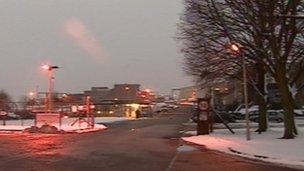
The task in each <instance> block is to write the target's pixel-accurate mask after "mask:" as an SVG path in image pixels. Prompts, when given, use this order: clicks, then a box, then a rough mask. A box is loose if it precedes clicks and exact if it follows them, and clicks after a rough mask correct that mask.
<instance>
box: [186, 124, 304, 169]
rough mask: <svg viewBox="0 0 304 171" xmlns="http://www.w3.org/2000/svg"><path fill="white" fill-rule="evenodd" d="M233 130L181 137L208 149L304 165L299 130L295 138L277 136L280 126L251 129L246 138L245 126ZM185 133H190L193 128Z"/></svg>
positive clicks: (302, 166) (301, 166)
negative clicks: (262, 131) (250, 133)
mask: <svg viewBox="0 0 304 171" xmlns="http://www.w3.org/2000/svg"><path fill="white" fill-rule="evenodd" d="M301 130H302V132H303V131H304V128H300V129H299V132H301ZM235 132H236V134H234V135H233V134H231V133H230V132H229V131H228V130H215V132H214V133H212V134H210V135H200V136H191V137H183V138H182V139H183V140H185V141H188V142H191V143H195V144H199V145H204V146H206V147H207V148H209V149H212V150H217V151H221V152H225V153H230V154H234V155H240V156H243V157H247V158H251V159H258V160H263V161H266V162H273V163H280V164H284V165H289V166H291V165H292V166H293V167H296V168H301V169H303V168H304V150H303V147H304V135H303V134H301V135H299V136H298V137H297V138H295V139H280V137H282V132H283V128H271V129H270V130H269V131H268V132H266V133H263V134H258V133H255V132H252V140H250V141H246V135H245V129H238V130H235ZM189 133H191V134H193V132H189Z"/></svg>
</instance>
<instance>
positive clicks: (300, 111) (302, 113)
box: [280, 109, 304, 116]
mask: <svg viewBox="0 0 304 171" xmlns="http://www.w3.org/2000/svg"><path fill="white" fill-rule="evenodd" d="M280 112H281V113H284V110H283V109H281V110H280ZM293 113H294V115H295V116H304V109H294V110H293Z"/></svg>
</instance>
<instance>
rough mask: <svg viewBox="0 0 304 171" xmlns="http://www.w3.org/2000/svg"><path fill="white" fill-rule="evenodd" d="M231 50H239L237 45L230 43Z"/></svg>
mask: <svg viewBox="0 0 304 171" xmlns="http://www.w3.org/2000/svg"><path fill="white" fill-rule="evenodd" d="M231 50H233V51H234V52H239V51H240V48H239V46H238V45H236V44H232V45H231Z"/></svg>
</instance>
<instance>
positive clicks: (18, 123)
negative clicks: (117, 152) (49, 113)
mask: <svg viewBox="0 0 304 171" xmlns="http://www.w3.org/2000/svg"><path fill="white" fill-rule="evenodd" d="M84 119H86V118H84ZM75 120H77V118H62V124H61V127H59V125H54V126H56V127H57V128H59V129H61V130H63V131H65V132H77V133H83V132H92V131H98V130H103V129H106V128H107V127H106V126H105V125H103V124H106V123H114V122H122V121H127V120H133V119H132V118H126V117H96V118H95V123H96V124H95V125H94V128H88V124H87V123H85V122H76V123H75V124H74V125H73V126H72V123H73V122H75ZM31 126H34V119H26V120H7V121H6V125H2V123H1V120H0V131H23V130H25V129H27V128H30V127H31Z"/></svg>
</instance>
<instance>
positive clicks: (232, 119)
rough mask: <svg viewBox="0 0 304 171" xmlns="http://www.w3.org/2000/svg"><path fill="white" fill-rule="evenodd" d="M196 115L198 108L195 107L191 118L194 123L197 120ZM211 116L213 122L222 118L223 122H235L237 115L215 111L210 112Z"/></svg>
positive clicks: (220, 120)
mask: <svg viewBox="0 0 304 171" xmlns="http://www.w3.org/2000/svg"><path fill="white" fill-rule="evenodd" d="M198 116H199V110H198V109H197V108H195V109H194V110H193V113H192V117H191V120H192V121H193V122H195V123H196V122H197V121H198ZM212 116H213V122H214V123H222V120H224V122H226V123H229V122H235V121H236V119H237V117H236V116H235V115H234V114H231V113H228V112H224V111H219V112H217V113H215V112H214V113H212Z"/></svg>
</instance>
